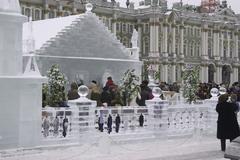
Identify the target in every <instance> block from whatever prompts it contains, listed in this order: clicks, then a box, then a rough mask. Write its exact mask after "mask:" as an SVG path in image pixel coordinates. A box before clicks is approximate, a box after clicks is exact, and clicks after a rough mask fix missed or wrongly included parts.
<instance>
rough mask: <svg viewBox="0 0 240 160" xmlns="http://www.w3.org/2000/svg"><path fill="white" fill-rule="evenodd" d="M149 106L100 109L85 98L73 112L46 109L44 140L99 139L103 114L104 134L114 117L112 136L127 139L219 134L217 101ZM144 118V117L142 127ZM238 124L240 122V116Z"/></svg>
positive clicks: (150, 103) (155, 102)
mask: <svg viewBox="0 0 240 160" xmlns="http://www.w3.org/2000/svg"><path fill="white" fill-rule="evenodd" d="M146 104H147V106H122V107H120V106H119V107H116V106H114V107H111V106H110V107H96V102H94V101H90V100H89V99H87V98H86V97H84V98H82V97H81V98H79V99H77V100H75V101H72V102H69V103H68V105H69V106H70V107H69V108H52V107H48V108H44V109H42V138H43V139H44V140H59V139H70V140H72V139H74V140H76V139H79V137H81V136H82V137H84V135H98V134H99V133H100V131H99V130H98V119H99V116H100V113H102V114H103V120H104V133H107V118H108V115H109V114H111V116H112V133H111V135H112V134H115V135H118V134H121V136H122V135H123V136H124V135H125V136H126V137H127V136H128V135H129V134H130V133H131V134H132V133H134V134H136V135H137V134H141V133H144V134H145V133H150V134H152V135H154V136H155V137H157V136H159V135H160V136H161V135H165V136H166V135H167V137H171V136H184V135H194V134H211V135H215V134H216V128H217V113H216V111H215V108H216V104H217V97H215V98H214V97H213V98H211V99H208V100H204V101H199V102H198V103H192V104H188V103H184V102H182V101H177V103H171V102H170V100H161V99H160V98H155V97H154V99H152V100H148V101H146ZM117 114H119V116H120V119H121V122H120V130H119V133H115V118H116V115H117ZM140 114H143V116H144V123H143V126H142V127H140V124H139V116H140ZM56 119H57V120H56ZM64 119H65V120H64ZM66 119H67V120H66ZM238 120H239V122H240V116H238ZM66 121H67V123H66ZM64 122H65V124H64ZM64 126H65V127H66V128H65V129H64Z"/></svg>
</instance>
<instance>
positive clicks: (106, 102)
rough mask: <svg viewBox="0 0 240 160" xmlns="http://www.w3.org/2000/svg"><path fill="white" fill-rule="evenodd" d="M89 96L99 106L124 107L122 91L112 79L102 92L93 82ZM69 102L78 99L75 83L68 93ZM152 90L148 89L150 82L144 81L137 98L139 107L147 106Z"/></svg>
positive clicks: (108, 79)
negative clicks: (146, 102)
mask: <svg viewBox="0 0 240 160" xmlns="http://www.w3.org/2000/svg"><path fill="white" fill-rule="evenodd" d="M88 88H89V91H90V93H89V95H88V98H89V99H91V100H94V101H96V102H97V106H124V105H126V104H125V103H124V99H123V97H122V96H121V92H120V89H119V87H118V85H116V84H115V83H114V81H113V80H112V77H108V78H107V82H106V84H105V85H104V87H103V88H102V91H101V89H100V87H99V85H98V84H97V82H96V81H94V80H93V81H92V82H91V84H90V85H89V86H88ZM67 96H68V100H74V99H78V98H79V95H78V85H77V83H75V82H73V83H72V84H71V89H70V90H69V91H68V94H67ZM152 98H153V95H152V90H151V89H150V88H149V87H148V81H147V80H143V81H142V83H141V84H140V90H139V92H138V96H137V97H136V103H137V104H138V105H139V106H145V105H146V104H145V101H146V100H149V99H152Z"/></svg>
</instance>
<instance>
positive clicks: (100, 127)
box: [99, 123, 103, 132]
mask: <svg viewBox="0 0 240 160" xmlns="http://www.w3.org/2000/svg"><path fill="white" fill-rule="evenodd" d="M99 130H100V131H101V132H103V123H99Z"/></svg>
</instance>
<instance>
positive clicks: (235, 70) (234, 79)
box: [231, 66, 238, 84]
mask: <svg viewBox="0 0 240 160" xmlns="http://www.w3.org/2000/svg"><path fill="white" fill-rule="evenodd" d="M237 81H238V67H237V66H233V72H232V73H231V84H232V83H233V82H237Z"/></svg>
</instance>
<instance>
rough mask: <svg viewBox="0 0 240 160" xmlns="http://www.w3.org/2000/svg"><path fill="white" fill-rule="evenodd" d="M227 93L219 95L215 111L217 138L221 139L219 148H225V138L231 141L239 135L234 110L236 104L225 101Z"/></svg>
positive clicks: (236, 108)
mask: <svg viewBox="0 0 240 160" xmlns="http://www.w3.org/2000/svg"><path fill="white" fill-rule="evenodd" d="M228 97H229V95H228V94H224V95H221V96H220V97H219V100H218V104H217V107H216V111H217V112H218V120H217V138H218V139H220V140H221V149H222V151H225V149H226V139H230V141H232V140H233V139H235V138H236V137H238V136H239V135H240V130H239V125H238V121H237V116H236V112H237V111H238V106H237V105H236V103H230V102H227V100H228Z"/></svg>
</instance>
